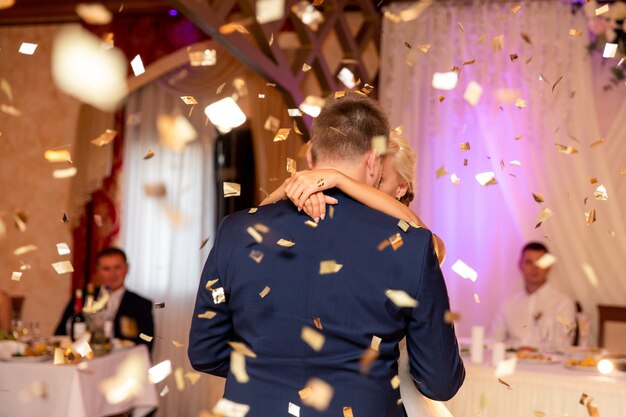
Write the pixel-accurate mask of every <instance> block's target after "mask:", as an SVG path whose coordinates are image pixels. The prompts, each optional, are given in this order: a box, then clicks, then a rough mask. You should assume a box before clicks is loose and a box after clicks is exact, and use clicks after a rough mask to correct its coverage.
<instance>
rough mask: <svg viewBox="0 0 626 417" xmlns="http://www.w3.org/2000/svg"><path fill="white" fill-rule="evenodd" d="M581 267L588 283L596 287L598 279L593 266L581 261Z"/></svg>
mask: <svg viewBox="0 0 626 417" xmlns="http://www.w3.org/2000/svg"><path fill="white" fill-rule="evenodd" d="M581 267H582V269H583V272H584V273H585V276H586V277H587V280H588V281H589V283H590V284H591V285H592V286H593V287H598V285H599V283H600V282H599V280H598V275H596V272H595V271H594V269H593V267H592V266H591V265H589V264H588V263H586V262H583V263H582V264H581Z"/></svg>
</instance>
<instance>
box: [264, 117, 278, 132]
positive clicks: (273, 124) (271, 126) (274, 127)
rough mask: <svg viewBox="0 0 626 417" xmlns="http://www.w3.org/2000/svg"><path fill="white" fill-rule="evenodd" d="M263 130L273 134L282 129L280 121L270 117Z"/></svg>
mask: <svg viewBox="0 0 626 417" xmlns="http://www.w3.org/2000/svg"><path fill="white" fill-rule="evenodd" d="M263 129H265V130H269V131H271V132H276V131H278V129H280V120H278V118H276V117H274V116H272V115H269V116H268V117H267V120H266V121H265V124H263Z"/></svg>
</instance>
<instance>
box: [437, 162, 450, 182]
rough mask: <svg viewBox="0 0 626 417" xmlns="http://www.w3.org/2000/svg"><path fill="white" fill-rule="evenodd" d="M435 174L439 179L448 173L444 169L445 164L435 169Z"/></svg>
mask: <svg viewBox="0 0 626 417" xmlns="http://www.w3.org/2000/svg"><path fill="white" fill-rule="evenodd" d="M435 175H436V176H437V179H439V178H441V177H443V176H445V175H448V171H446V168H445V166H443V165H442V166H441V167H439V168H438V169H437V171H435Z"/></svg>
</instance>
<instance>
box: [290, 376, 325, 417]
mask: <svg viewBox="0 0 626 417" xmlns="http://www.w3.org/2000/svg"><path fill="white" fill-rule="evenodd" d="M298 394H299V395H300V399H301V400H302V404H304V405H306V406H309V407H312V408H315V409H316V410H317V411H326V409H327V408H328V406H329V405H330V401H331V400H332V398H333V394H334V390H333V387H332V386H331V385H330V384H328V383H327V382H325V381H323V380H321V379H319V378H311V379H310V380H309V381H308V382H307V383H306V386H305V387H304V388H303V389H301V390H300V391H298Z"/></svg>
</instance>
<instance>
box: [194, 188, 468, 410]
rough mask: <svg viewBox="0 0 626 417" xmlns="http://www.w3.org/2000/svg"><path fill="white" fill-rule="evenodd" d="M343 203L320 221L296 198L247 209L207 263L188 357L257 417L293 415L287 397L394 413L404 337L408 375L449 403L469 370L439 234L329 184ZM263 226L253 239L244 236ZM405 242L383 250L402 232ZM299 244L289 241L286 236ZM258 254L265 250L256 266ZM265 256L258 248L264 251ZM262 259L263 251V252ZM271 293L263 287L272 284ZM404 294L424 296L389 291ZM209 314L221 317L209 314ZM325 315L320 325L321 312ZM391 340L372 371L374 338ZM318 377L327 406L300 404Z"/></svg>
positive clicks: (227, 225)
mask: <svg viewBox="0 0 626 417" xmlns="http://www.w3.org/2000/svg"><path fill="white" fill-rule="evenodd" d="M330 194H332V195H334V196H335V197H336V198H337V199H338V200H339V203H338V204H337V205H336V206H335V209H334V215H333V217H332V218H330V217H329V216H327V217H326V219H325V220H323V221H321V222H320V223H319V225H318V227H317V228H311V227H309V226H307V225H305V221H306V220H307V219H308V217H307V216H306V215H305V214H303V213H299V212H298V211H297V209H296V208H295V207H294V206H293V205H292V204H291V202H289V201H282V202H278V203H276V204H273V205H268V206H263V207H259V208H258V211H257V212H256V213H254V214H250V213H248V212H247V211H241V212H238V213H235V214H233V215H230V216H228V217H227V218H225V219H224V220H223V221H222V223H221V225H220V227H219V230H218V234H217V237H216V240H215V244H214V247H213V249H212V251H211V253H210V255H209V258H208V259H207V262H206V264H205V267H204V270H203V272H202V277H201V280H200V285H199V288H198V294H197V298H196V305H195V310H194V317H193V319H192V324H191V332H190V336H189V349H188V353H189V359H190V361H191V364H192V366H193V367H194V368H195V369H196V370H198V371H202V372H207V373H210V374H213V375H217V376H221V377H226V378H227V380H226V389H225V394H224V397H225V398H227V399H229V400H232V401H235V402H237V403H243V404H248V405H249V406H250V407H251V408H250V412H249V413H248V416H249V417H275V416H283V415H284V416H288V413H287V410H288V406H289V403H290V402H291V403H293V404H295V405H298V406H300V407H301V410H300V416H301V417H309V416H315V417H321V416H341V415H343V411H342V410H343V407H346V406H347V407H352V410H353V413H354V415H355V416H358V417H397V416H404V415H405V412H404V409H403V407H402V406H401V405H398V400H399V398H400V391H399V389H394V388H393V387H392V384H391V380H392V378H393V377H394V376H395V375H397V373H398V369H397V360H398V354H399V350H398V342H400V340H401V339H402V338H403V337H405V336H406V338H407V346H408V352H409V358H410V365H411V373H412V375H413V378H414V379H415V381H416V384H417V386H418V388H419V390H420V391H421V392H422V393H424V394H425V395H426V396H427V397H430V398H432V399H436V400H447V399H449V398H451V397H452V396H453V395H454V394H455V393H456V392H457V390H458V389H459V387H460V386H461V384H462V382H463V379H464V377H465V369H464V367H463V362H462V360H461V358H460V356H459V349H458V346H457V342H456V336H455V333H454V327H453V325H451V324H446V323H445V322H444V314H445V312H446V310H448V309H449V302H448V294H447V290H446V286H445V282H444V280H443V276H442V274H441V270H440V269H439V264H438V262H437V258H436V256H435V253H434V250H433V245H432V235H431V233H430V232H429V231H428V230H426V229H415V228H409V230H408V231H407V232H406V233H405V232H402V230H400V228H399V227H398V220H397V219H395V218H392V217H389V216H387V215H385V214H382V213H380V212H378V211H375V210H373V209H370V208H368V207H366V206H363V205H362V204H360V203H358V202H356V201H354V200H352V199H350V198H349V197H347V196H346V195H344V194H342V193H339V192H337V191H336V190H332V191H331V193H330ZM256 224H262V225H265V226H267V227H268V228H269V232H267V233H261V235H262V237H263V241H262V242H261V243H256V241H255V240H254V239H253V238H252V236H251V235H250V234H249V233H248V232H247V231H246V229H247V228H248V227H254V225H256ZM398 232H399V233H400V234H401V236H402V240H403V245H402V246H401V247H399V248H397V250H395V251H394V250H393V248H392V247H391V246H388V247H387V248H385V249H383V250H379V249H378V245H379V244H380V243H381V242H382V241H384V240H385V239H388V238H389V237H391V236H392V235H394V234H396V233H398ZM281 238H282V239H287V240H291V241H293V242H295V245H294V246H293V247H290V248H286V247H282V246H280V245H278V244H277V243H276V242H277V241H278V240H279V239H281ZM252 251H257V252H260V253H262V254H263V257H262V259H261V261H260V262H259V263H257V262H256V261H255V260H254V259H252V258H251V256H250V254H251V252H252ZM257 254H258V253H257ZM257 260H258V258H257ZM325 260H334V261H335V262H336V263H338V264H341V265H342V267H341V269H340V270H339V272H337V273H334V274H328V275H320V273H319V272H320V262H321V261H325ZM214 279H218V281H217V282H216V283H215V284H213V285H212V286H211V287H212V288H213V289H217V288H220V287H221V288H223V289H224V292H225V296H226V301H225V302H222V303H215V302H214V299H213V296H212V291H211V290H208V289H207V288H206V286H207V283H208V282H209V281H211V280H214ZM266 286H267V287H269V288H270V291H269V293H268V294H267V295H266V296H265V297H261V296H260V295H259V293H260V292H261V291H263V289H264V288H265V287H266ZM388 289H392V290H403V291H405V292H406V293H407V294H408V295H410V296H411V297H413V298H415V299H417V300H418V302H419V305H418V306H417V307H415V308H400V307H397V306H396V305H395V304H394V303H393V302H392V301H391V300H390V299H389V298H388V297H387V295H386V294H385V292H386V290H388ZM207 311H210V312H214V313H217V314H216V315H215V316H214V317H212V318H200V317H198V315H201V314H203V313H206V312H207ZM315 318H319V322H320V323H321V327H322V329H321V330H318V329H316V325H315V323H314V319H315ZM304 327H309V328H311V329H313V330H315V331H318V332H319V333H321V334H322V335H323V336H324V338H325V343H324V345H323V347H322V349H321V350H319V351H315V350H314V349H312V348H311V347H310V346H309V345H308V344H307V343H305V341H303V340H302V338H301V334H302V329H303V328H304ZM373 336H377V337H379V338H381V339H382V342H381V343H380V346H379V348H378V350H379V356H378V358H377V359H376V360H375V361H374V363H373V364H372V365H371V369H370V370H369V372H368V373H367V374H366V375H362V374H361V372H360V365H359V363H360V359H361V357H362V355H363V354H364V352H365V351H366V350H367V349H368V348H369V347H370V345H371V342H372V337H373ZM229 341H237V342H241V343H244V344H245V345H246V346H248V347H249V348H250V349H251V350H252V351H253V352H254V353H255V354H256V358H251V357H246V370H247V373H248V375H249V377H250V380H249V381H248V382H247V383H238V382H237V381H236V380H235V378H234V376H233V374H232V372H230V353H231V351H232V348H231V347H230V346H229V345H228V343H227V342H229ZM311 378H319V379H322V380H323V381H325V382H327V383H328V384H330V385H331V386H332V387H333V390H334V395H333V398H332V401H331V403H330V406H329V407H328V408H327V409H326V410H325V411H317V410H315V409H313V408H310V407H307V406H305V405H303V403H302V401H301V400H300V397H299V395H298V391H299V390H301V389H302V388H304V387H305V386H306V384H307V381H308V380H309V379H311Z"/></svg>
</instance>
